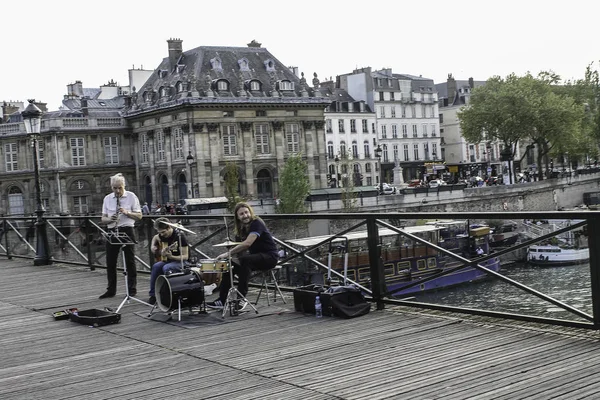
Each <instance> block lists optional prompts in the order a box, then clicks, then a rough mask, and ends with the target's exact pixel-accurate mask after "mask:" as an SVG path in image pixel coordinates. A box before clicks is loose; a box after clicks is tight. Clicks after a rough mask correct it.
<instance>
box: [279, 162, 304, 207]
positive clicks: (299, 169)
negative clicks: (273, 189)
mask: <svg viewBox="0 0 600 400" xmlns="http://www.w3.org/2000/svg"><path fill="white" fill-rule="evenodd" d="M309 194H310V180H309V179H308V165H307V164H306V162H305V161H304V160H303V159H302V156H301V155H300V154H295V155H292V156H290V157H289V158H288V159H287V162H286V163H285V166H284V167H283V170H282V171H281V173H280V174H279V201H278V204H277V212H279V213H280V214H298V213H304V212H306V211H307V209H306V205H305V201H306V197H307V196H308V195H309Z"/></svg>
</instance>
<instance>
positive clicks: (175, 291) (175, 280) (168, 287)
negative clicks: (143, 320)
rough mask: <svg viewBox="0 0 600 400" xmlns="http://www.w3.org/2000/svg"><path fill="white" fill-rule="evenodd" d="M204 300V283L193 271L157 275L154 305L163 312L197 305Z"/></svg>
mask: <svg viewBox="0 0 600 400" xmlns="http://www.w3.org/2000/svg"><path fill="white" fill-rule="evenodd" d="M203 301H204V283H203V282H202V278H201V277H200V275H198V274H197V273H196V272H194V271H187V272H178V273H174V274H169V275H159V276H158V278H157V279H156V305H157V306H158V308H160V309H161V310H162V311H164V312H169V311H172V310H176V309H178V307H179V304H180V303H181V307H182V308H183V307H193V306H199V305H201V304H202V302H203Z"/></svg>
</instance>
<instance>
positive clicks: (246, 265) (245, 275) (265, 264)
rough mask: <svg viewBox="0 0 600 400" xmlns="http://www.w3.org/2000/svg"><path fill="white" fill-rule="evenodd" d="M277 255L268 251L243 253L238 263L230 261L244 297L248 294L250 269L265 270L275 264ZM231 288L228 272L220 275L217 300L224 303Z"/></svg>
mask: <svg viewBox="0 0 600 400" xmlns="http://www.w3.org/2000/svg"><path fill="white" fill-rule="evenodd" d="M277 260H278V257H277V256H274V255H271V254H269V253H256V254H245V255H243V256H240V257H239V263H237V262H235V261H232V265H233V274H234V275H237V277H238V290H239V292H240V293H241V294H242V295H243V296H244V297H246V294H248V282H250V275H251V274H252V271H267V270H269V269H271V268H274V267H275V265H277ZM230 288H231V279H230V278H229V273H227V274H223V276H222V277H221V287H220V288H219V300H221V302H222V303H225V300H227V293H228V292H229V289H230Z"/></svg>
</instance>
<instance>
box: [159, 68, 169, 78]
mask: <svg viewBox="0 0 600 400" xmlns="http://www.w3.org/2000/svg"><path fill="white" fill-rule="evenodd" d="M167 72H168V71H167V70H164V69H159V70H158V78H159V79H162V78H165V77H166V76H167Z"/></svg>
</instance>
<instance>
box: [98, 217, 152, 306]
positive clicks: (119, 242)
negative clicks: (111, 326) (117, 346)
mask: <svg viewBox="0 0 600 400" xmlns="http://www.w3.org/2000/svg"><path fill="white" fill-rule="evenodd" d="M102 236H104V238H105V239H106V240H107V241H108V243H109V244H110V245H111V246H121V255H122V257H123V275H124V276H125V298H124V299H123V301H122V302H121V304H119V307H118V308H117V311H115V312H116V313H118V312H119V311H120V310H121V308H122V307H123V306H124V305H125V303H126V302H128V301H129V300H135V301H137V302H138V303H142V304H145V305H147V306H148V307H152V304H149V303H146V302H145V301H143V300H140V299H138V298H136V297H133V296H130V295H129V282H127V261H126V260H125V246H133V245H134V244H135V242H133V241H132V240H131V238H130V237H129V236H128V235H127V234H126V233H125V232H119V230H118V229H117V230H116V231H115V232H103V233H102Z"/></svg>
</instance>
